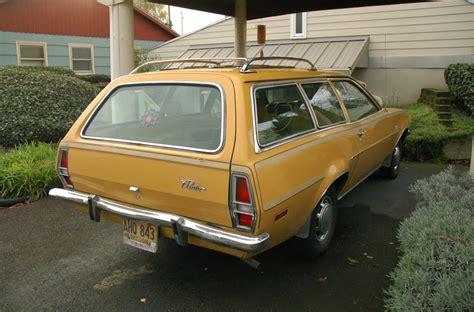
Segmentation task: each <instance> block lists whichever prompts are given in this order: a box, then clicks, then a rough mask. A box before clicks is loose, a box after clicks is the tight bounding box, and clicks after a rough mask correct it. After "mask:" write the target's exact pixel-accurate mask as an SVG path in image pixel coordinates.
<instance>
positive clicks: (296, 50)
mask: <svg viewBox="0 0 474 312" xmlns="http://www.w3.org/2000/svg"><path fill="white" fill-rule="evenodd" d="M310 47H311V43H295V46H294V47H293V49H292V50H291V52H290V54H289V55H288V56H291V57H299V58H306V56H305V54H306V53H307V52H308V51H309V49H310ZM282 65H283V66H299V65H301V62H297V61H283V62H282Z"/></svg>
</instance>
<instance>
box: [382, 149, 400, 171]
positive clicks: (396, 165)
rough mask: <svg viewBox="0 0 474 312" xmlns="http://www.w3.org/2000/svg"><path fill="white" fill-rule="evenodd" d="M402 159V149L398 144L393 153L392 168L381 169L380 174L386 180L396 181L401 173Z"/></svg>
mask: <svg viewBox="0 0 474 312" xmlns="http://www.w3.org/2000/svg"><path fill="white" fill-rule="evenodd" d="M401 158H402V148H401V146H400V144H397V146H395V148H394V149H393V151H392V159H391V162H390V167H380V174H381V175H382V177H384V178H386V179H392V180H393V179H396V178H397V177H398V174H399V172H400V160H401Z"/></svg>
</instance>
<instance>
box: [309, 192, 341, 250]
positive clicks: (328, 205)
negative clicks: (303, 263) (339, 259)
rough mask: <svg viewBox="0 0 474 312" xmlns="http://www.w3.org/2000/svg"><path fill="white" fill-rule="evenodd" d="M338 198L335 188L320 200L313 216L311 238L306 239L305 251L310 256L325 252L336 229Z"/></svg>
mask: <svg viewBox="0 0 474 312" xmlns="http://www.w3.org/2000/svg"><path fill="white" fill-rule="evenodd" d="M336 220H337V197H336V191H335V189H334V187H330V188H329V189H328V191H327V192H326V193H325V194H324V195H323V197H322V198H321V199H320V200H319V202H318V204H317V205H316V208H315V209H314V210H313V213H312V215H311V223H310V230H309V236H308V237H307V238H305V242H304V244H305V251H306V253H307V254H308V255H310V256H317V255H319V254H321V253H323V252H325V251H326V250H327V249H328V247H329V244H330V243H331V240H332V237H333V236H334V230H335V228H336Z"/></svg>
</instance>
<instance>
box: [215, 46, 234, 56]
mask: <svg viewBox="0 0 474 312" xmlns="http://www.w3.org/2000/svg"><path fill="white" fill-rule="evenodd" d="M233 54H234V48H222V49H221V50H220V51H219V53H217V54H216V56H215V57H216V58H226V57H231V56H232V55H233Z"/></svg>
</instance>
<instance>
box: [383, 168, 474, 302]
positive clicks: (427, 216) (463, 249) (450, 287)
mask: <svg viewBox="0 0 474 312" xmlns="http://www.w3.org/2000/svg"><path fill="white" fill-rule="evenodd" d="M470 184H471V178H470V176H469V175H468V174H464V175H461V176H456V175H455V173H454V170H453V168H452V167H450V168H448V169H447V170H446V171H444V172H441V173H440V174H438V175H434V176H432V177H431V178H428V179H425V180H419V181H417V182H416V183H415V184H414V185H413V186H412V187H411V188H410V190H411V192H413V193H414V194H415V196H416V199H417V205H416V210H415V211H414V212H413V213H412V215H411V216H410V217H409V218H408V219H406V220H405V221H403V222H402V224H401V226H400V228H399V231H398V240H399V241H400V251H401V253H402V256H401V258H400V261H399V263H398V264H397V267H396V268H395V270H394V271H393V272H392V273H391V274H390V278H391V280H392V282H393V284H392V286H390V288H389V289H388V290H387V292H386V294H387V298H386V300H385V306H386V308H387V309H388V310H392V311H472V308H473V302H474V287H473V286H474V226H473V224H474V192H472V191H471V190H470V189H469V188H470Z"/></svg>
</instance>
